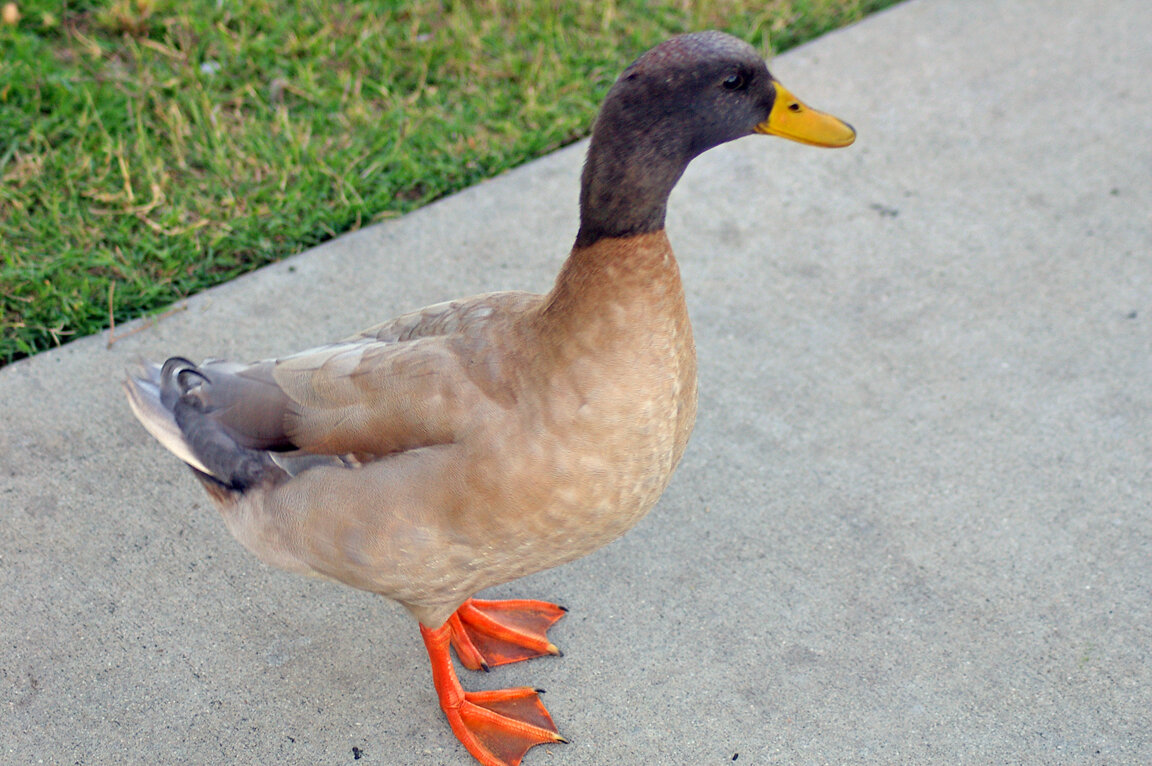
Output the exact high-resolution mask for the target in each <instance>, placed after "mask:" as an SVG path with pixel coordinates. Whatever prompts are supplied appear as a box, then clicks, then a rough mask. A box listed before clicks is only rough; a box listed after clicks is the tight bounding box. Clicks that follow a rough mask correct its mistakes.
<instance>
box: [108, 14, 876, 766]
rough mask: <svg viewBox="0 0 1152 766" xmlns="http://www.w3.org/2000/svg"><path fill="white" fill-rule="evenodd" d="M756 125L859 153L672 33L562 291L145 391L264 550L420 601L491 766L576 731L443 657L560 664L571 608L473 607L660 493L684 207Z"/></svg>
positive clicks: (465, 738)
mask: <svg viewBox="0 0 1152 766" xmlns="http://www.w3.org/2000/svg"><path fill="white" fill-rule="evenodd" d="M757 132H759V133H774V134H777V135H782V136H784V137H787V138H792V139H794V140H798V141H802V142H805V143H814V144H817V145H825V146H845V145H847V144H849V143H851V142H852V139H853V137H854V133H853V132H852V130H851V128H850V127H848V126H847V125H846V124H844V123H842V122H840V121H839V120H836V119H835V118H832V117H830V116H827V115H823V114H821V113H819V112H815V111H813V110H809V109H808V108H807V107H806V106H804V105H803V104H801V103H800V102H799V101H796V100H795V99H794V98H793V97H792V96H791V94H790V93H788V92H787V91H786V90H785V89H784V88H783V87H782V86H780V85H779V83H777V82H776V81H775V80H774V78H772V76H771V75H770V74H769V73H768V70H767V68H766V66H765V65H764V62H763V61H762V60H761V59H760V57H759V56H758V55H757V54H756V53H755V51H754V50H753V49H752V48H751V47H750V46H748V45H747V44H745V43H743V42H742V41H740V40H738V39H736V38H733V37H730V36H728V35H724V34H722V33H719V32H706V33H698V34H694V35H684V36H681V37H678V38H673V39H672V40H670V41H668V42H666V43H663V44H662V45H660V46H657V47H656V48H654V49H652V50H651V51H649V52H648V53H646V54H644V55H643V56H641V57H640V58H639V59H637V61H636V62H634V63H633V64H632V65H631V66H630V67H629V68H628V69H626V70H625V71H624V73H623V74H622V75H621V76H620V78H619V80H617V82H616V84H615V85H614V86H613V88H612V90H611V91H610V92H609V95H608V97H607V99H606V101H605V104H604V107H603V109H602V110H601V113H600V116H599V118H598V119H597V122H596V125H595V128H594V130H593V135H592V140H591V144H590V147H589V151H588V158H587V161H586V164H585V167H584V173H583V178H582V184H581V198H580V200H581V221H580V229H579V231H578V233H577V235H576V240H575V245H574V246H573V248H572V250H571V253H570V255H569V256H568V259H567V260H566V261H565V263H564V265H563V267H562V268H561V270H560V273H559V276H558V277H557V280H556V283H555V285H554V287H553V289H552V290H551V291H550V292H549V293H548V294H546V295H535V294H530V293H521V292H506V293H491V294H487V295H480V296H475V297H473V298H468V299H464V300H459V301H452V302H448V303H442V304H437V305H435V306H430V307H428V308H425V309H422V310H419V311H416V312H413V313H410V314H406V315H404V316H401V317H398V318H396V319H393V320H391V321H389V322H385V323H384V324H380V325H377V326H375V327H373V328H371V329H369V330H366V331H364V332H362V333H360V334H358V335H355V336H352V337H350V338H347V339H345V340H343V341H340V342H337V343H333V344H330V345H327V346H322V347H319V348H315V349H311V350H308V351H304V352H301V353H298V354H294V355H291V356H287V357H283V358H280V359H273V360H266V361H262V362H256V363H253V364H238V363H234V362H226V361H208V362H205V363H203V364H199V365H197V364H194V363H192V362H190V361H188V360H186V359H183V358H180V357H173V358H170V359H169V360H168V361H167V362H165V363H164V364H163V365H148V364H142V365H141V366H140V368H139V369H138V370H137V371H135V373H133V374H132V375H130V377H129V378H128V380H127V382H126V386H125V387H126V390H127V393H128V399H129V402H130V404H131V406H132V409H133V411H134V413H135V414H136V416H137V417H138V418H139V419H140V421H141V422H142V423H143V424H144V426H145V427H146V428H147V429H148V430H149V432H151V433H152V434H153V435H154V436H156V437H157V438H158V439H159V440H160V441H161V442H162V443H163V444H164V445H165V446H166V447H168V449H170V450H171V451H172V452H173V453H175V454H176V455H177V456H178V457H180V458H181V459H183V460H184V461H185V462H186V463H187V464H188V465H189V466H191V467H192V469H193V471H194V472H195V474H196V476H197V477H198V478H199V479H200V481H201V483H202V484H203V485H204V486H205V488H206V489H207V490H208V493H209V494H210V496H211V497H212V498H213V499H214V500H215V501H216V503H217V505H218V506H219V508H220V510H221V513H222V515H223V517H224V520H225V523H226V525H227V526H228V528H229V530H230V531H231V532H232V534H233V535H234V536H235V537H236V538H237V539H238V540H239V541H240V542H241V543H242V544H243V545H244V546H245V547H246V548H247V549H248V550H250V551H252V552H253V553H255V554H256V555H257V556H259V557H260V558H261V559H263V560H264V561H266V562H267V563H269V564H272V565H274V566H277V567H281V568H283V569H287V570H290V571H293V572H299V573H303V574H311V575H319V576H323V577H327V578H331V579H333V580H337V581H339V582H342V583H345V584H348V585H351V586H353V587H356V588H360V589H363V590H367V591H371V592H373V593H377V594H380V595H382V596H386V597H388V598H391V599H394V600H396V601H398V602H400V603H401V604H403V605H404V606H405V607H407V609H408V610H409V611H410V612H411V613H412V615H413V616H414V617H415V618H416V619H417V620H418V621H419V623H420V630H421V634H422V636H423V638H424V642H425V645H426V648H427V649H428V653H429V657H430V659H431V662H432V674H433V682H434V685H435V687H436V691H437V694H438V696H439V698H440V704H441V708H442V709H443V710H444V713H445V715H446V717H447V718H448V720H449V723H450V724H451V726H452V729H453V731H454V732H455V733H456V735H457V737H458V738H459V739H460V741H461V742H462V743H463V744H464V746H465V747H466V748H467V749H468V750H469V752H470V753H472V755H473V756H475V758H476V759H477V760H478V761H480V762H481V763H483V764H485V765H486V766H515V765H516V764H518V763H519V762H520V760H521V758H522V756H523V755H524V753H525V752H526V751H527V750H528V749H529V748H531V747H532V746H534V745H536V744H542V743H546V742H562V741H563V739H562V738H561V737H560V736H559V734H557V733H556V727H555V725H554V724H553V723H552V720H551V717H550V716H549V715H548V712H547V710H545V708H544V706H543V704H542V703H541V702H540V700H539V698H538V696H537V695H536V693H535V692H534V691H533V690H531V689H510V690H501V691H496V692H475V693H473V692H465V691H464V690H463V688H462V686H461V684H460V682H459V680H458V678H457V676H456V672H455V669H454V667H453V665H452V661H451V655H450V652H449V647H451V648H453V649H455V651H456V654H457V657H458V658H459V660H460V662H461V663H462V664H463V665H464V666H465V667H467V668H469V669H473V670H476V669H485V670H487V669H488V668H490V667H492V666H496V665H500V664H503V663H506V662H515V661H519V660H523V659H529V658H531V657H537V656H541V655H546V654H558V653H559V650H558V649H556V647H555V646H553V645H552V644H551V643H550V642H549V641H548V640H547V638H546V633H547V630H548V628H549V627H550V626H551V625H552V624H553V623H554V622H555V621H556V620H557V619H559V618H560V617H562V616H563V613H564V611H563V610H562V608H560V607H556V606H555V605H553V604H549V603H546V602H539V601H507V602H491V601H481V600H478V599H475V598H474V594H476V593H477V592H478V591H480V590H482V589H483V588H486V587H489V586H492V585H496V584H499V583H503V582H507V581H509V580H512V579H515V578H518V577H522V576H524V575H527V574H530V573H533V572H536V571H540V570H542V569H546V568H549V567H554V566H557V565H559V564H563V563H565V562H568V561H571V560H573V559H575V558H578V557H580V556H583V555H585V554H587V553H590V552H591V551H593V550H596V549H597V548H600V547H601V546H603V545H605V544H607V543H609V542H611V541H612V540H614V539H616V538H617V537H619V536H620V535H622V534H624V533H625V532H626V531H627V530H628V529H630V528H631V527H632V526H634V525H635V524H636V523H637V522H638V521H639V520H640V519H641V518H642V517H643V516H644V514H646V513H647V512H648V511H649V510H650V509H651V508H652V506H653V505H654V504H655V503H656V501H657V499H658V498H659V497H660V495H661V493H662V492H663V490H664V488H665V487H666V486H667V484H668V482H669V480H670V478H671V476H672V473H673V471H674V469H675V467H676V465H677V463H678V462H679V460H680V458H681V456H682V455H683V453H684V449H685V447H686V445H687V443H688V437H689V435H690V433H691V431H692V426H693V424H694V422H695V417H696V353H695V346H694V343H693V338H692V329H691V325H690V323H689V321H688V313H687V309H686V306H685V298H684V290H683V286H682V284H681V281H680V273H679V267H678V265H677V263H676V259H675V257H674V256H673V253H672V248H671V246H670V244H669V241H668V238H667V236H666V234H665V231H664V215H665V208H666V204H667V200H668V195H669V194H670V192H671V190H672V187H673V186H674V185H675V183H676V182H677V180H678V179H679V177H680V175H681V174H682V173H683V171H684V169H685V168H686V166H687V164H688V162H689V161H690V160H691V159H692V158H693V157H695V156H696V155H698V154H700V153H701V152H703V151H705V150H706V149H708V148H709V147H712V146H716V145H718V144H720V143H723V142H725V141H729V140H733V139H735V138H739V137H741V136H745V135H749V134H752V133H757Z"/></svg>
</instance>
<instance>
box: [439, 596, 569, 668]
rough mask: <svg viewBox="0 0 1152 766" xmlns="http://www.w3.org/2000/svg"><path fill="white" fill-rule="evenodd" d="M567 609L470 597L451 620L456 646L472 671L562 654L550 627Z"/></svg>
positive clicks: (526, 602) (516, 601)
mask: <svg viewBox="0 0 1152 766" xmlns="http://www.w3.org/2000/svg"><path fill="white" fill-rule="evenodd" d="M567 611H568V610H567V609H565V608H564V607H562V606H556V605H555V604H549V603H548V602H547V601H529V600H527V599H515V600H507V601H484V600H482V599H476V598H470V599H468V600H467V601H465V602H464V603H463V604H462V605H461V606H460V608H459V609H457V610H456V612H455V613H454V614H453V615H452V616H451V617H449V618H448V623H447V624H448V625H450V626H451V628H452V647H453V648H454V649H455V650H456V656H457V657H459V658H460V664H462V665H463V666H464V667H466V668H468V669H469V670H485V671H486V670H488V669H489V668H493V667H496V666H497V665H506V664H508V663H510V662H520V661H521V660H529V659H532V658H533V657H541V656H543V655H545V654H552V655H560V654H561V652H560V650H559V649H557V648H556V646H555V645H554V644H553V643H552V642H550V641H549V640H548V637H547V633H548V628H550V627H552V623H554V622H556V621H557V620H559V619H560V618H561V617H563V616H564V615H565V614H566V613H567Z"/></svg>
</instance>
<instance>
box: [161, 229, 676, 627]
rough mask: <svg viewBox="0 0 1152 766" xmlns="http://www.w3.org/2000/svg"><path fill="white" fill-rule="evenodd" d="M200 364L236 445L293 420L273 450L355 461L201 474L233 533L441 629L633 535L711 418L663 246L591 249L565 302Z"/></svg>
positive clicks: (568, 270) (562, 291)
mask: <svg viewBox="0 0 1152 766" xmlns="http://www.w3.org/2000/svg"><path fill="white" fill-rule="evenodd" d="M623 250H626V251H627V254H626V255H625V254H623V253H622V251H623ZM175 369H177V370H179V369H180V367H176V368H175ZM197 369H199V370H200V371H201V373H202V374H203V375H205V376H206V377H207V378H209V379H210V380H211V381H212V384H204V383H203V382H201V381H200V380H199V379H198V378H197V379H196V380H197V382H198V383H200V385H199V386H198V388H200V389H203V390H201V391H199V392H198V395H199V396H200V397H201V398H200V399H199V400H197V401H198V402H202V403H203V405H204V407H203V408H204V409H205V410H207V411H208V417H209V418H215V422H216V423H217V424H218V425H219V426H220V427H221V429H222V430H224V431H225V433H228V432H240V433H244V429H245V428H246V427H247V424H248V423H249V422H250V421H252V420H254V419H255V420H257V422H259V423H260V424H262V425H264V426H265V427H266V428H267V424H268V423H270V422H271V423H281V424H283V430H282V431H281V432H272V431H274V429H269V432H268V433H264V434H263V435H262V439H263V441H264V443H267V442H268V441H272V442H274V443H276V444H282V443H290V444H291V445H292V446H293V447H294V448H295V449H297V450H302V451H303V452H304V453H305V454H308V455H319V454H325V455H335V456H339V459H338V460H331V461H327V462H323V463H320V464H316V462H315V461H313V462H312V463H311V464H309V463H308V460H307V459H305V465H306V466H307V467H306V468H305V470H300V471H297V467H296V466H295V465H294V464H293V462H292V461H293V457H292V456H291V455H289V456H288V457H287V458H285V459H282V460H281V462H282V463H283V465H284V467H282V466H281V465H280V464H278V463H277V462H276V461H275V460H273V461H271V462H270V463H264V464H263V467H262V469H261V470H260V471H259V472H258V474H257V478H256V480H245V479H237V480H233V479H231V478H229V480H228V481H227V483H221V482H220V481H219V480H213V479H211V478H208V477H204V476H203V474H204V472H201V475H202V477H203V480H204V481H205V483H206V485H207V486H208V488H209V490H210V491H211V492H212V494H213V496H214V497H215V498H216V499H217V500H218V502H219V504H220V507H221V510H222V513H223V516H224V519H225V522H226V524H227V526H228V528H229V530H230V531H231V532H232V534H233V535H234V536H235V537H236V538H237V539H238V540H239V541H240V542H241V543H243V544H244V546H245V547H246V548H248V549H249V550H250V551H252V552H253V553H255V554H256V555H257V556H259V557H260V558H261V559H263V560H265V561H266V562H267V563H269V564H272V565H274V566H278V567H281V568H283V569H288V570H290V571H295V572H300V573H307V574H317V575H322V576H325V577H328V578H332V579H335V580H339V581H340V582H343V583H346V584H348V585H352V586H354V587H357V588H361V589H364V590H369V591H372V592H375V593H379V594H381V595H384V596H387V597H389V598H392V599H395V600H397V601H399V602H401V603H402V604H404V605H405V606H406V607H408V609H409V610H410V611H412V613H413V615H414V616H416V618H417V619H418V620H420V622H421V623H422V624H424V625H427V626H429V627H438V626H439V625H441V624H443V623H444V621H445V620H446V619H447V618H448V616H449V615H450V614H451V613H452V612H454V611H455V610H456V609H457V608H458V607H459V606H460V604H461V603H463V602H464V601H465V600H466V599H467V598H468V597H469V596H471V595H472V594H474V593H476V592H477V591H479V590H481V589H483V588H486V587H490V586H492V585H496V584H499V583H502V582H506V581H509V580H512V579H515V578H518V577H522V576H524V575H526V574H530V573H532V572H536V571H539V570H541V569H546V568H548V567H553V566H557V565H559V564H562V563H565V562H567V561H571V560H572V559H575V558H578V557H579V556H583V555H585V554H587V553H589V552H591V551H593V550H596V549H597V548H599V547H602V546H603V545H605V544H607V543H608V542H611V541H612V540H613V539H615V538H617V537H619V536H620V535H622V534H623V533H624V532H626V531H627V530H628V529H629V528H631V527H632V526H633V525H634V524H635V523H636V522H637V521H639V519H640V518H641V517H643V515H644V514H645V513H646V512H647V511H648V510H649V509H650V508H651V507H652V505H653V504H654V503H655V502H656V500H657V498H658V497H659V496H660V494H661V492H662V491H663V489H664V487H665V486H666V485H667V483H668V480H669V479H670V477H671V475H672V471H673V469H674V468H675V466H676V463H677V462H678V461H679V459H680V456H681V455H682V454H683V452H684V448H685V446H686V444H687V442H688V435H689V433H690V432H691V429H692V424H693V422H694V420H695V414H696V357H695V347H694V344H693V341H692V332H691V327H690V324H689V322H688V314H687V310H686V306H685V303H684V293H683V289H682V287H681V283H680V275H679V269H678V267H677V264H676V260H675V258H674V257H673V255H672V252H671V248H670V246H669V243H668V240H667V237H666V236H665V235H664V233H663V232H662V231H660V232H656V233H652V234H645V235H639V237H638V238H635V239H627V240H619V239H611V238H609V239H602V240H600V241H598V242H597V243H595V244H593V245H591V246H589V247H587V248H580V249H577V250H575V251H574V252H573V253H572V255H571V257H570V258H569V261H568V263H567V264H566V265H565V267H564V269H563V270H562V272H561V276H560V278H559V279H558V281H557V284H556V286H555V288H554V289H553V290H552V292H550V293H549V294H547V295H533V294H529V293H495V294H489V295H481V296H476V297H473V298H469V299H464V300H461V301H453V302H451V303H445V304H439V305H436V306H431V307H429V308H427V309H424V310H422V311H418V312H414V313H413V314H409V315H405V316H402V317H399V318H397V319H395V320H393V321H391V322H387V323H384V324H382V325H379V326H377V327H374V328H371V329H369V330H366V331H364V332H363V333H361V334H359V335H357V336H354V337H353V338H349V339H347V340H345V341H343V342H340V343H335V344H332V345H329V346H323V347H320V348H317V349H313V350H310V351H305V352H303V353H300V354H296V355H293V356H289V357H286V358H283V359H279V360H269V361H264V362H259V363H256V364H254V365H250V366H237V365H234V364H231V363H212V362H209V363H206V364H203V365H200V366H198V368H197ZM151 372H152V374H151V376H150V378H151V379H152V380H154V381H155V385H156V387H157V389H159V388H160V387H162V386H163V381H162V378H161V370H160V368H153V370H152V371H151ZM396 377H402V378H403V380H404V382H403V384H402V385H399V386H395V385H394V386H389V385H387V381H389V380H394V379H395V378H396ZM247 381H254V382H247ZM172 383H173V384H174V383H175V382H174V381H173V382H172ZM257 387H258V388H257ZM217 391H219V392H222V393H223V396H219V398H213V397H214V395H216V392H217ZM251 391H259V392H260V393H259V395H258V396H257V395H253V394H252V393H250V392H251ZM270 392H272V393H270ZM270 401H271V402H274V403H275V406H276V407H278V408H279V411H277V412H274V413H272V416H271V417H269V413H268V412H267V411H266V409H265V408H266V407H267V406H268V403H269V402H270ZM249 403H258V404H259V408H260V409H258V410H253V411H249V410H246V409H245V408H246V406H250V405H249ZM350 424H358V425H357V427H355V428H354V427H352V426H351V425H350ZM249 430H252V429H250V428H249ZM250 443H251V444H254V446H257V447H259V446H262V444H260V443H253V442H250ZM249 448H251V447H249ZM229 449H230V448H229ZM200 450H201V453H203V452H204V451H205V450H204V449H203V448H202V447H201V448H200ZM271 454H273V455H275V454H276V453H271ZM229 459H230V456H229V455H228V454H226V455H225V456H224V460H229ZM229 485H231V486H229Z"/></svg>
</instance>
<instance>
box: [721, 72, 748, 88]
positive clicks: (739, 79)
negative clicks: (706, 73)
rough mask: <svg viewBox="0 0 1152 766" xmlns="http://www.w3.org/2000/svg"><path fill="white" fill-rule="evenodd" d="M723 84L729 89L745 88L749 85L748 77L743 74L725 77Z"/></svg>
mask: <svg viewBox="0 0 1152 766" xmlns="http://www.w3.org/2000/svg"><path fill="white" fill-rule="evenodd" d="M722 84H723V85H724V87H725V89H727V90H744V88H745V87H746V86H747V85H748V78H747V77H745V76H744V75H742V74H732V75H728V76H727V77H726V78H724V82H723V83H722Z"/></svg>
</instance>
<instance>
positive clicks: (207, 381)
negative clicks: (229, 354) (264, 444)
mask: <svg viewBox="0 0 1152 766" xmlns="http://www.w3.org/2000/svg"><path fill="white" fill-rule="evenodd" d="M211 384H212V381H211V378H210V377H209V375H208V374H206V373H205V372H204V371H203V370H201V369H200V368H199V367H197V366H196V365H195V364H193V363H192V362H190V361H188V360H187V359H183V358H181V357H172V358H171V359H169V360H168V361H166V362H165V363H164V364H163V365H162V366H157V365H155V364H148V363H140V364H139V365H138V366H137V369H136V371H135V373H133V374H130V375H129V377H128V379H127V380H126V381H125V384H124V388H125V390H126V391H127V393H128V403H129V404H130V405H131V407H132V411H133V412H134V413H135V415H136V417H137V418H138V419H139V420H140V422H141V423H142V424H143V425H144V427H145V428H146V429H147V430H148V432H149V433H150V434H152V435H153V436H154V437H156V439H157V440H159V442H160V443H161V444H163V445H164V446H165V447H166V448H167V449H168V450H169V451H170V452H172V453H173V454H174V455H176V457H178V458H180V459H181V460H183V461H184V462H185V463H187V464H188V465H189V466H191V467H192V468H193V469H195V470H196V472H197V473H198V474H199V475H200V478H201V479H210V480H213V481H215V482H217V483H219V484H220V485H221V489H226V490H233V491H239V492H243V491H244V490H245V489H247V488H248V487H251V486H253V485H255V484H258V483H260V482H262V481H264V480H266V479H268V478H272V477H284V476H286V473H285V472H284V470H283V469H281V468H280V467H279V466H277V464H276V463H275V462H274V461H273V460H272V458H271V457H270V455H269V453H268V452H266V451H264V450H260V449H251V448H249V447H246V446H243V445H242V444H240V443H238V441H237V439H236V438H235V437H234V435H233V434H232V433H231V432H230V431H229V430H228V429H227V428H226V427H224V425H222V423H221V422H220V421H218V420H217V419H215V418H213V417H212V416H211V412H212V407H211V406H210V405H207V404H206V403H205V401H206V397H205V396H203V394H204V392H203V391H202V390H201V389H202V387H204V386H208V387H210V386H211ZM205 484H206V486H207V485H208V482H205Z"/></svg>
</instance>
